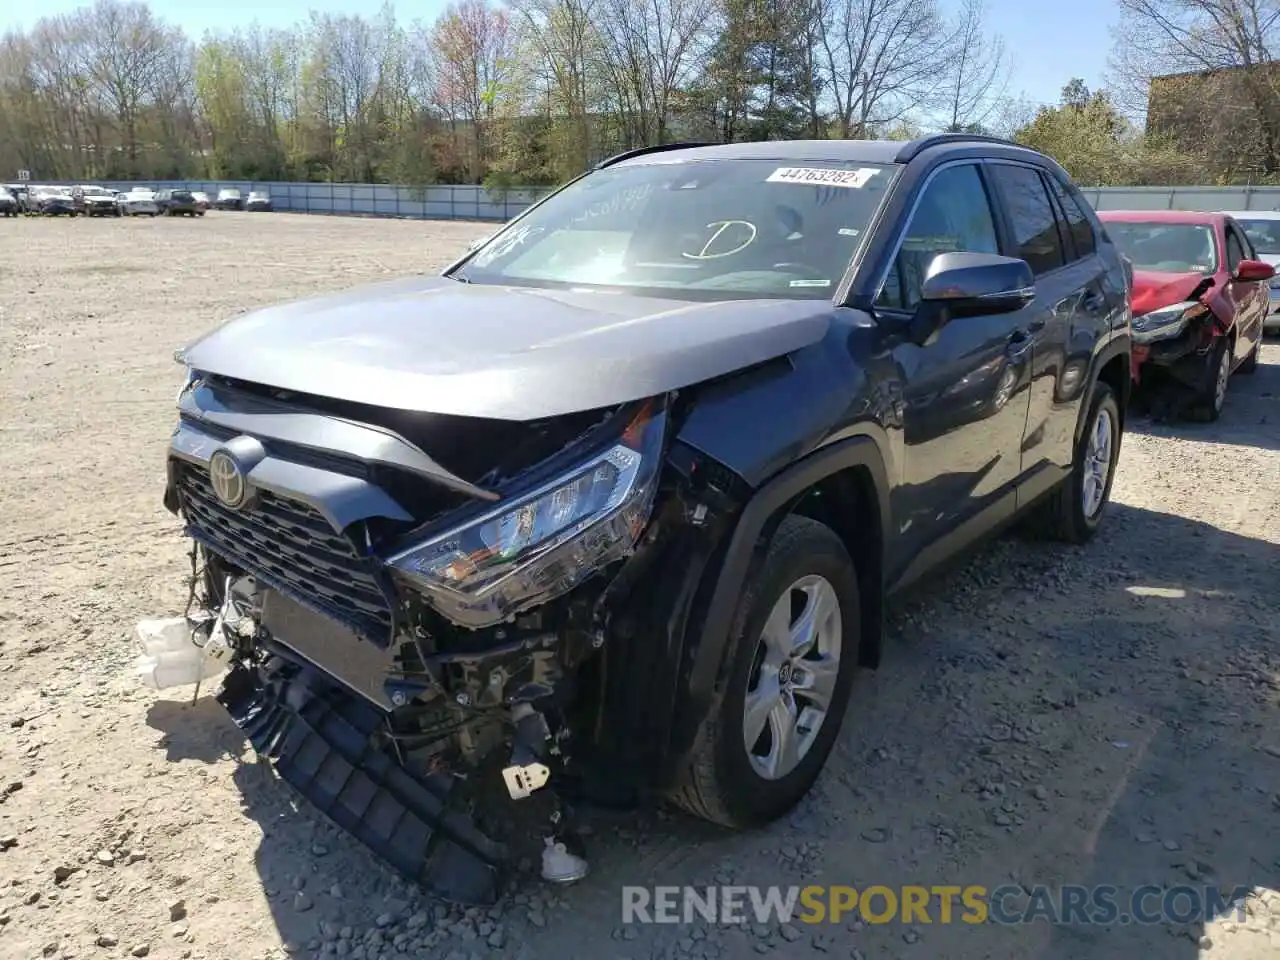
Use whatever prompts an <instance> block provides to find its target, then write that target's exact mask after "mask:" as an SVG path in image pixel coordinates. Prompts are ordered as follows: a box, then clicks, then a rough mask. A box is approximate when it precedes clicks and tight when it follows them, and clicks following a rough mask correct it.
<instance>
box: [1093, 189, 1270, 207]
mask: <svg viewBox="0 0 1280 960" xmlns="http://www.w3.org/2000/svg"><path fill="white" fill-rule="evenodd" d="M1082 192H1083V193H1084V195H1085V197H1087V198H1088V200H1089V202H1090V203H1092V204H1093V206H1094V209H1097V210H1204V211H1213V210H1280V187H1085V188H1082Z"/></svg>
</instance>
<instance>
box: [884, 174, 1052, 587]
mask: <svg viewBox="0 0 1280 960" xmlns="http://www.w3.org/2000/svg"><path fill="white" fill-rule="evenodd" d="M996 223H997V218H996V216H995V208H994V206H993V204H992V201H991V195H990V193H989V191H988V185H987V183H986V180H985V177H984V174H983V171H982V169H981V168H980V167H979V165H978V164H977V163H960V164H955V165H951V166H946V167H943V168H942V169H940V170H939V171H938V172H937V173H936V174H935V175H934V176H933V177H932V178H931V179H930V180H929V181H928V182H927V183H926V184H925V186H924V188H923V193H922V194H921V195H920V198H919V201H918V203H917V205H916V207H915V209H914V211H913V213H912V214H911V218H910V220H909V221H908V224H907V227H906V230H905V231H904V233H903V235H902V237H901V240H900V245H899V250H898V253H897V255H896V257H895V259H894V261H893V265H892V267H891V268H890V271H889V274H888V277H887V279H886V282H885V285H884V288H883V289H882V291H881V293H880V296H879V297H878V299H877V301H876V308H877V309H876V312H877V315H884V316H886V317H887V318H891V317H893V316H894V315H896V316H897V317H898V318H899V319H905V318H907V317H909V316H910V315H912V314H913V313H914V312H915V310H916V309H917V308H918V306H919V303H920V291H921V286H922V282H923V280H924V277H925V275H926V273H927V271H928V269H929V265H930V264H931V263H932V261H933V258H934V257H935V256H937V255H938V254H940V253H947V252H953V251H965V252H975V253H999V252H1000V243H999V235H998V233H997V227H996ZM1024 314H1025V311H1014V312H1012V313H1003V314H991V315H978V316H966V317H963V318H959V319H956V320H953V321H952V322H950V323H948V324H947V325H945V326H944V327H943V328H942V329H941V330H940V331H938V333H937V335H936V337H935V338H934V339H933V340H932V342H930V343H928V344H927V345H924V346H921V345H917V344H915V343H912V342H909V341H904V342H901V343H897V344H896V345H895V346H894V347H893V348H892V356H893V359H894V361H895V363H896V364H897V366H898V370H899V375H900V376H901V378H902V383H903V403H904V408H903V413H902V431H903V452H902V460H901V476H900V478H899V483H897V484H895V485H894V492H893V494H892V497H893V503H892V515H893V523H894V526H895V528H896V529H895V533H896V537H895V538H894V539H895V540H896V541H897V546H898V550H896V551H895V553H896V554H897V560H898V563H897V564H895V567H896V569H895V571H894V573H893V574H891V576H892V577H894V579H900V582H901V583H904V584H905V583H906V582H907V581H910V580H914V579H915V578H916V577H917V576H918V575H919V574H921V573H923V572H924V571H925V570H926V569H928V568H929V567H931V566H933V565H934V563H935V562H937V561H940V560H942V559H944V558H945V557H946V556H948V555H950V554H951V553H953V552H955V551H956V550H959V549H961V548H963V547H964V546H965V545H966V544H967V543H968V542H969V541H970V540H972V539H975V538H976V537H977V536H980V535H981V534H982V533H983V532H985V529H986V527H987V526H988V524H989V523H994V522H998V521H999V520H1002V519H1004V518H1005V517H1006V516H1009V515H1011V514H1012V512H1013V498H1012V497H1011V496H1007V494H1009V493H1010V492H1011V491H1012V489H1013V485H1014V483H1015V481H1016V480H1017V479H1018V477H1019V475H1020V473H1021V461H1022V437H1023V431H1024V428H1025V426H1026V421H1027V410H1028V404H1029V396H1030V395H1029V391H1028V373H1029V367H1030V362H1029V361H1030V341H1029V340H1027V339H1025V337H1024V336H1023V335H1022V330H1023V328H1024V327H1025V326H1026V324H1027V317H1026V316H1025V315H1024ZM899 574H900V576H899Z"/></svg>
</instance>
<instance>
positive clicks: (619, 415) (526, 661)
mask: <svg viewBox="0 0 1280 960" xmlns="http://www.w3.org/2000/svg"><path fill="white" fill-rule="evenodd" d="M179 411H180V422H179V425H178V427H177V428H176V430H175V431H174V435H173V438H172V442H171V446H170V452H169V461H168V463H169V467H168V485H167V489H166V496H165V502H166V505H167V506H168V507H169V509H170V510H172V511H173V512H174V513H176V514H178V515H180V516H181V517H182V518H183V520H184V521H185V524H186V532H187V534H188V535H189V536H190V537H191V538H192V540H193V547H192V550H193V553H192V565H193V572H192V582H193V588H192V604H191V609H190V610H188V613H187V621H188V623H189V624H191V625H192V627H193V636H194V638H195V641H196V643H197V644H201V645H203V646H204V647H205V648H206V649H212V648H213V646H214V645H213V644H211V642H210V641H211V638H217V644H216V646H217V651H216V656H218V657H219V658H221V659H224V660H225V661H226V662H227V664H228V666H229V672H228V673H227V674H226V676H225V678H224V681H223V685H222V689H221V691H220V692H219V694H218V699H219V701H220V702H221V703H222V704H223V705H224V706H225V707H226V709H227V710H228V712H229V713H230V714H231V716H232V718H233V719H234V721H235V722H236V724H237V725H238V726H240V727H241V729H242V730H243V731H244V732H245V733H246V735H247V736H248V738H249V740H250V741H251V743H252V745H253V746H254V748H255V750H256V751H257V752H258V753H259V754H260V755H262V756H265V757H269V758H270V759H271V760H273V761H274V763H275V765H276V768H277V769H278V771H279V773H280V775H281V776H282V778H283V779H284V780H286V781H287V782H289V783H290V784H291V785H292V786H293V787H295V788H296V789H297V790H298V791H299V792H300V793H302V794H303V795H304V796H306V797H307V798H308V799H309V800H310V801H311V802H312V803H313V804H314V805H315V806H316V807H317V808H319V809H320V810H321V811H322V812H324V813H325V814H326V815H327V816H329V817H330V818H331V819H332V820H333V821H335V822H336V823H337V824H338V825H339V826H341V827H343V828H344V829H346V830H348V831H349V832H351V833H352V834H353V835H355V836H356V837H357V838H358V839H360V840H362V841H363V842H364V843H366V844H367V845H368V846H370V847H371V848H372V849H373V850H374V852H375V853H377V854H378V855H380V856H381V857H382V858H383V859H385V860H386V861H387V862H388V863H389V864H391V865H393V866H394V867H395V868H396V869H398V870H399V871H400V872H401V873H403V874H405V875H406V876H408V877H410V878H412V879H413V880H415V881H417V882H419V883H421V884H423V885H424V886H425V887H426V888H428V889H429V890H430V891H432V892H433V893H435V894H436V895H438V896H441V897H443V898H445V899H450V900H454V901H458V902H465V903H486V902H491V901H492V900H494V899H495V898H496V896H497V895H498V892H499V888H500V884H501V878H502V876H503V872H504V866H505V864H507V863H508V862H509V861H510V860H511V859H512V854H513V852H514V851H515V850H516V849H517V848H518V847H519V845H520V843H521V842H522V834H521V832H520V829H519V828H518V827H517V826H516V823H515V821H516V820H517V819H519V817H518V816H517V814H516V813H515V812H514V808H511V807H510V806H509V804H510V801H511V800H522V801H525V800H527V802H526V803H523V804H521V805H520V806H521V807H523V808H526V809H528V808H533V809H532V810H531V811H530V812H531V815H532V816H533V817H534V820H535V822H536V824H537V826H535V827H534V828H533V832H535V833H536V834H537V835H538V840H537V841H536V842H537V843H538V845H539V851H538V852H539V853H540V855H541V860H542V866H543V870H542V872H543V876H544V878H546V879H548V880H554V881H572V880H575V879H578V878H579V877H581V876H582V875H584V874H585V872H586V860H585V858H584V856H583V855H582V851H581V850H580V848H579V846H578V844H577V841H576V840H575V839H574V836H573V832H572V828H571V827H570V826H569V824H568V823H567V808H566V807H565V806H564V804H563V802H562V801H561V799H560V794H559V792H558V791H556V790H555V789H554V786H555V783H556V781H557V780H558V779H559V778H561V777H564V778H566V779H572V778H573V777H574V776H575V774H573V773H572V772H570V767H571V765H572V760H573V749H574V742H575V737H577V736H578V735H579V733H580V731H581V730H582V728H583V727H584V725H587V724H589V723H590V722H592V721H590V720H589V719H588V720H584V719H583V717H584V711H583V708H582V703H581V700H582V698H581V697H580V691H579V689H578V686H579V683H580V678H581V675H582V673H583V671H582V669H581V668H582V667H583V665H584V664H585V663H587V661H588V660H590V659H592V658H593V655H594V654H595V653H596V651H598V650H599V648H600V647H601V646H602V645H603V644H604V642H605V637H606V635H607V632H608V627H609V622H608V621H609V617H610V611H611V597H612V596H613V595H614V594H616V593H617V592H618V590H619V589H620V585H622V584H624V583H625V582H626V580H627V577H626V576H619V573H620V572H625V571H626V570H627V569H628V568H629V567H634V566H635V565H636V564H637V562H640V561H643V555H644V553H645V552H646V551H647V549H648V546H647V545H648V544H650V543H651V542H652V541H653V540H655V539H659V538H660V537H661V533H660V531H658V530H657V529H656V528H658V527H660V526H661V524H659V523H657V522H656V521H652V520H651V514H653V513H654V511H655V509H656V503H657V500H658V498H659V487H660V482H661V481H662V479H663V463H664V459H665V457H666V454H667V450H666V441H667V439H668V433H669V431H668V421H669V417H670V412H671V411H670V407H669V404H668V399H667V398H666V397H659V398H655V399H651V400H648V401H644V402H639V403H628V404H624V405H622V406H620V407H618V408H615V409H611V410H605V411H593V412H591V413H589V414H581V415H573V416H570V417H562V418H557V420H556V422H555V423H551V424H543V425H530V424H510V423H505V422H503V423H495V422H490V421H471V422H465V423H461V424H459V423H457V422H456V421H457V420H459V419H460V418H436V419H435V420H432V419H431V418H430V417H429V416H425V415H424V416H423V417H420V418H419V420H418V421H416V422H415V423H414V424H406V423H391V422H390V421H389V418H390V416H391V414H390V413H387V412H385V411H384V412H381V413H375V412H374V411H370V410H364V409H355V408H353V407H352V406H351V405H347V407H346V408H345V409H338V408H336V407H333V406H326V402H325V401H323V400H321V398H313V397H299V396H297V395H289V394H283V393H280V392H279V391H272V390H270V389H268V388H263V387H260V386H259V385H255V384H244V383H239V382H235V381H229V380H226V379H224V378H218V377H203V376H200V375H199V374H192V375H191V376H190V377H189V380H188V383H187V384H186V386H185V387H184V388H183V391H182V393H181V394H180V396H179ZM513 427H516V428H520V430H521V431H523V435H522V436H523V439H520V438H516V437H515V435H514V434H510V435H506V434H503V433H502V431H510V430H511V429H512V428H513ZM395 428H399V429H395ZM412 429H419V430H422V429H428V430H431V431H434V434H435V436H436V438H437V440H439V442H438V443H432V444H428V443H426V442H422V443H415V442H413V434H412V433H411V432H410V431H411V430H412ZM486 430H490V431H491V432H489V433H486ZM533 434H536V435H537V436H538V437H539V438H540V439H539V440H537V441H536V442H532V443H531V442H529V441H528V437H529V436H530V435H533ZM446 435H449V436H453V437H454V438H455V440H456V442H455V443H454V444H453V447H452V448H451V449H452V453H451V460H452V462H451V463H450V467H448V468H447V467H445V466H443V465H442V464H441V463H439V462H437V461H436V460H434V459H432V457H430V456H428V455H427V454H426V453H425V452H424V450H425V449H426V448H428V447H430V448H431V449H432V452H433V454H434V453H435V452H436V449H437V448H441V447H443V448H450V443H449V442H446V440H444V439H442V438H444V437H446ZM478 451H483V452H484V454H483V456H482V455H481V454H480V453H479V452H478ZM484 457H487V460H486V459H484ZM458 463H462V464H464V465H465V469H462V468H456V464H458ZM494 463H500V464H501V466H500V467H495V466H493V464H494ZM481 464H487V466H482V465H481ZM452 468H456V469H457V472H454V469H452ZM602 574H603V575H602ZM201 676H203V674H202V675H201ZM595 722H597V723H598V722H599V721H598V717H597V719H596V721H595ZM589 736H590V732H589V731H588V737H589ZM491 794H496V796H490V795H491ZM490 800H493V801H494V803H490V802H489V801H490ZM495 807H496V809H497V811H498V812H497V814H496V815H494V814H493V812H492V811H493V809H494V808H495ZM530 852H533V851H532V850H531V851H530Z"/></svg>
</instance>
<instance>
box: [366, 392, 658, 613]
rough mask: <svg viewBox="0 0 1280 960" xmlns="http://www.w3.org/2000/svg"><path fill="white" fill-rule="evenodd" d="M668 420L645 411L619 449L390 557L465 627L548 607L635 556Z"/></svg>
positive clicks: (396, 570) (413, 583) (434, 602)
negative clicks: (609, 567)
mask: <svg viewBox="0 0 1280 960" xmlns="http://www.w3.org/2000/svg"><path fill="white" fill-rule="evenodd" d="M665 426H666V414H665V412H664V411H662V410H659V409H657V408H656V407H655V406H653V405H651V404H646V405H645V406H644V407H643V408H642V409H641V411H640V412H639V413H638V414H637V415H636V416H635V417H634V418H633V419H632V420H631V422H630V423H629V425H628V426H627V428H626V430H625V431H624V432H623V434H622V436H621V437H619V438H618V440H617V442H616V443H614V444H613V445H611V446H609V447H608V448H606V449H602V450H601V451H600V452H599V453H597V454H596V455H594V456H592V457H591V458H589V459H588V460H586V461H585V462H583V463H581V464H579V465H578V466H577V467H575V468H573V469H572V470H569V471H566V472H565V473H564V474H563V475H562V476H560V477H557V478H556V479H555V480H552V481H550V482H548V483H546V484H543V485H542V486H539V487H538V488H536V489H534V490H532V491H530V492H529V493H527V494H524V495H523V496H520V497H519V498H518V499H514V500H512V501H511V502H509V503H503V504H502V505H501V506H499V507H497V508H496V509H494V510H492V511H490V512H488V513H485V514H482V515H480V516H478V517H475V518H474V519H470V520H468V521H466V522H465V523H463V524H459V525H458V526H457V527H454V528H453V529H451V530H448V531H447V532H445V533H441V534H438V535H435V536H432V537H431V538H430V539H428V540H426V541H424V542H423V543H421V544H419V545H417V546H414V547H411V548H410V549H408V550H405V551H403V552H401V553H398V554H396V555H395V556H393V557H391V558H390V559H389V560H388V561H387V562H388V564H389V566H390V567H391V569H392V571H393V572H394V573H395V574H396V575H398V576H399V577H401V578H403V579H405V580H406V581H407V582H408V583H409V584H410V585H411V586H412V587H414V588H415V589H417V590H418V591H420V592H421V593H422V594H424V596H425V597H426V598H427V600H428V601H429V602H430V603H431V604H432V606H434V607H435V608H436V609H437V610H439V611H440V612H441V613H442V614H444V615H445V616H446V617H448V618H449V619H450V620H452V621H454V622H455V623H458V624H460V625H462V626H465V627H470V628H472V629H480V628H482V627H488V626H492V625H494V624H496V623H500V622H502V621H503V620H505V619H507V618H509V617H511V616H513V615H514V614H516V613H519V612H521V611H523V610H527V609H529V608H530V607H534V606H538V605H541V604H543V603H546V602H547V601H548V600H551V599H553V598H555V597H557V596H560V595H561V594H563V593H565V592H567V591H568V590H570V589H572V588H573V587H574V586H576V585H577V584H579V583H581V582H582V581H583V580H585V579H586V578H587V577H588V576H590V575H591V574H592V573H594V572H596V571H597V570H599V569H600V568H602V567H604V566H606V565H607V564H609V563H612V562H613V561H615V560H620V559H622V558H623V557H625V556H627V555H628V554H629V553H630V552H631V551H632V550H633V549H634V548H635V544H636V540H637V539H638V538H639V536H640V533H641V531H643V529H644V525H645V523H646V522H647V521H648V519H649V513H650V510H651V509H652V507H653V498H654V494H655V493H656V492H657V487H658V476H659V472H660V468H661V460H662V437H663V431H664V428H665Z"/></svg>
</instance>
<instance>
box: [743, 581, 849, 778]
mask: <svg viewBox="0 0 1280 960" xmlns="http://www.w3.org/2000/svg"><path fill="white" fill-rule="evenodd" d="M842 626H843V625H842V622H841V614H840V600H839V597H838V596H837V595H836V591H835V587H833V586H832V585H831V582H830V581H829V580H827V579H826V578H825V577H820V576H817V575H809V576H805V577H801V578H800V579H799V580H797V581H796V582H795V583H793V584H791V586H789V587H788V588H787V589H786V590H784V591H783V592H782V594H781V596H780V597H779V598H778V601H777V603H775V604H774V606H773V609H772V610H771V611H770V613H769V617H768V619H767V620H766V621H765V625H764V629H763V630H762V631H761V635H760V640H759V643H758V646H757V649H756V655H755V662H754V663H753V664H752V669H751V673H750V675H749V677H748V680H747V695H746V699H745V705H744V711H743V723H742V732H743V740H744V741H745V745H746V748H747V755H748V757H749V758H750V760H751V765H752V767H753V768H754V769H755V771H756V773H757V774H758V775H759V776H760V777H762V778H763V779H765V780H781V779H782V778H783V777H785V776H787V775H788V774H789V773H791V772H792V771H794V770H795V769H796V767H798V766H799V765H800V762H801V761H802V760H803V759H804V757H805V755H806V754H807V753H808V752H809V750H810V749H811V748H812V746H813V743H814V740H815V739H816V738H817V736H818V731H819V730H820V729H821V728H822V723H823V721H824V720H825V719H826V716H827V713H828V711H829V710H830V709H831V698H832V695H833V693H834V690H835V685H836V677H837V676H838V675H839V673H840V653H841V639H842V635H843V629H842Z"/></svg>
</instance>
